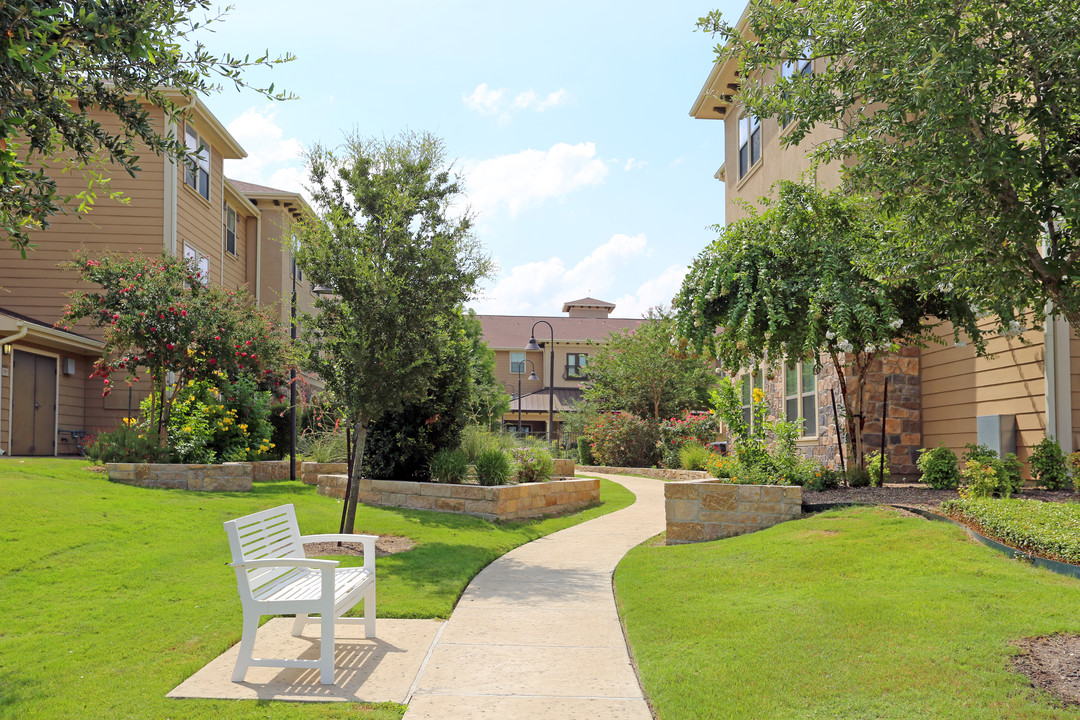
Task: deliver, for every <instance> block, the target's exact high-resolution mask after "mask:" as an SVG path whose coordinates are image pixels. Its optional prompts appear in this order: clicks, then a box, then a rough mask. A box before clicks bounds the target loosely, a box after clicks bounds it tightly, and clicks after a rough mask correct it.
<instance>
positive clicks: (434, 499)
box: [319, 475, 600, 520]
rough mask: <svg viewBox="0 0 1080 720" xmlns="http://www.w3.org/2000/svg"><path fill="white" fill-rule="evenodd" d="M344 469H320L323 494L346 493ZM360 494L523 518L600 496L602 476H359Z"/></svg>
mask: <svg viewBox="0 0 1080 720" xmlns="http://www.w3.org/2000/svg"><path fill="white" fill-rule="evenodd" d="M345 486H346V477H345V476H344V475H320V476H319V494H321V495H328V496H330V497H337V498H343V497H344V496H345ZM359 493H360V494H359V499H360V502H362V503H367V504H368V505H384V506H389V507H401V508H413V509H416V510H438V511H440V512H450V513H461V514H464V515H474V516H476V517H481V518H484V519H485V520H520V519H523V518H533V517H541V516H544V515H558V514H561V513H566V512H572V511H574V510H580V509H581V508H583V507H586V506H588V505H591V504H593V503H597V502H600V481H599V480H596V479H594V478H561V479H554V480H549V481H548V482H536V483H523V484H521V485H495V486H491V487H484V486H481V485H449V484H442V483H428V482H411V481H407V480H371V479H368V478H362V479H361V480H360V488H359Z"/></svg>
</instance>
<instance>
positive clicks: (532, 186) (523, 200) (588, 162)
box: [462, 142, 608, 216]
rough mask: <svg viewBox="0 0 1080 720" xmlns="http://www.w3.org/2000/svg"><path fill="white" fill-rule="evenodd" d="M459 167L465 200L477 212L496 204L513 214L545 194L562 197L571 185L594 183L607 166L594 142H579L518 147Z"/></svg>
mask: <svg viewBox="0 0 1080 720" xmlns="http://www.w3.org/2000/svg"><path fill="white" fill-rule="evenodd" d="M462 172H463V174H464V175H465V178H466V182H467V186H468V198H469V203H470V204H471V205H472V207H473V208H474V209H475V210H477V211H479V212H480V213H481V216H483V214H485V213H494V212H496V211H497V210H498V209H499V208H500V207H505V208H506V209H507V210H509V211H510V214H511V215H512V216H513V215H516V214H517V213H518V212H519V211H520V210H522V209H523V208H527V207H531V206H534V205H538V204H540V203H541V202H543V201H544V200H547V199H549V198H561V197H563V196H565V195H567V194H568V193H571V192H573V191H574V190H578V189H580V188H583V187H588V186H590V185H599V184H600V183H602V182H603V181H604V179H605V178H606V177H607V174H608V168H607V164H606V163H605V162H604V161H603V160H602V159H600V158H598V157H597V156H596V144H595V143H591V142H583V143H578V144H577V145H570V144H568V143H557V144H555V145H553V146H552V147H551V149H550V150H523V151H522V152H519V153H515V154H513V155H501V156H499V157H495V158H491V159H488V160H480V161H472V162H466V163H465V164H464V165H463V167H462Z"/></svg>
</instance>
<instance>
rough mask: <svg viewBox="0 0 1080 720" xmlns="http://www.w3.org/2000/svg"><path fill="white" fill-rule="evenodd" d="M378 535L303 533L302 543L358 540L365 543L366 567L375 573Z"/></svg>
mask: <svg viewBox="0 0 1080 720" xmlns="http://www.w3.org/2000/svg"><path fill="white" fill-rule="evenodd" d="M378 539H379V536H378V535H348V534H338V533H327V534H323V535H301V536H300V542H301V543H311V542H358V543H362V544H363V545H364V569H365V570H367V571H368V572H370V573H371V574H372V576H374V575H375V541H376V540H378Z"/></svg>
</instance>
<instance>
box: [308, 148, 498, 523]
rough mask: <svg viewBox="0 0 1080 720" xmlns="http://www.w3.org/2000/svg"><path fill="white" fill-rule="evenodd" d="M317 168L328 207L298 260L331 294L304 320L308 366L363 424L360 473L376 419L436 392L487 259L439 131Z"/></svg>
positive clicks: (358, 436)
mask: <svg viewBox="0 0 1080 720" xmlns="http://www.w3.org/2000/svg"><path fill="white" fill-rule="evenodd" d="M309 164H310V173H311V185H312V189H313V195H314V200H315V203H316V206H317V208H318V211H319V213H320V214H319V216H317V217H311V218H308V219H307V220H306V221H305V222H303V223H302V224H301V225H300V227H299V236H298V238H297V247H296V260H297V263H298V264H299V265H300V267H301V268H303V270H304V272H305V273H306V274H307V276H308V279H309V280H310V282H311V283H312V284H313V285H316V286H320V285H321V286H323V287H325V288H327V289H328V290H329V291H331V292H332V294H329V295H323V296H322V297H320V298H318V300H317V301H316V309H317V313H316V314H315V315H313V316H305V317H304V318H303V325H304V340H305V346H306V347H307V350H308V355H307V364H308V366H309V368H310V369H311V370H313V371H314V372H316V373H318V374H319V375H320V376H321V377H322V378H323V379H324V381H325V382H326V388H327V390H328V391H330V393H331V394H332V395H333V397H334V399H335V400H336V401H337V402H339V403H340V404H341V406H342V408H343V410H344V412H345V413H346V415H347V417H348V419H349V421H350V423H352V424H353V425H354V426H355V435H354V440H353V441H352V442H353V444H354V446H355V447H356V450H355V452H354V454H353V475H354V477H358V476H359V470H360V468H361V467H362V466H363V456H364V444H365V442H366V438H367V432H368V427H369V425H370V424H371V423H372V422H373V421H377V420H379V419H380V418H382V417H383V416H384V415H386V414H387V413H392V412H397V411H399V410H401V409H402V408H404V407H405V406H406V405H407V404H409V403H412V402H416V401H421V400H423V399H424V398H426V397H427V396H428V394H429V392H430V390H431V387H432V384H433V383H434V382H435V381H436V378H437V376H438V373H439V372H440V370H441V361H442V358H443V354H442V350H443V348H445V347H446V345H447V344H448V343H449V342H450V341H451V339H452V336H453V333H454V332H457V331H458V330H459V329H460V315H459V313H458V311H457V308H458V307H459V306H461V305H462V304H463V303H464V302H465V301H467V300H468V299H469V298H470V297H471V296H472V293H473V292H474V290H475V288H476V286H477V284H478V283H479V281H480V280H481V279H482V278H483V277H484V276H485V275H486V274H487V273H488V271H489V268H490V261H489V260H488V259H487V257H486V256H485V255H483V254H482V253H481V251H480V249H479V246H478V243H477V241H476V239H475V237H474V235H473V232H472V219H471V217H470V216H469V215H468V214H465V215H464V216H460V217H459V216H456V215H454V214H453V213H452V212H451V205H452V204H453V203H454V202H455V201H457V200H458V199H459V197H460V195H461V185H460V183H459V180H458V178H457V177H456V175H455V174H454V172H453V168H452V167H451V166H450V164H449V163H448V162H447V160H446V153H445V150H444V148H443V144H442V141H441V140H439V139H438V138H436V137H434V136H432V135H428V134H420V133H403V134H402V135H400V136H398V137H395V138H390V139H387V138H379V139H366V138H361V137H357V136H353V137H350V138H349V139H348V140H347V141H346V143H345V145H344V147H343V148H342V149H341V150H340V151H338V152H335V151H331V150H327V149H325V148H319V147H317V148H315V149H314V150H313V151H312V152H311V153H310V155H309ZM465 372H467V370H465ZM357 489H358V485H357V483H355V482H354V483H353V484H352V492H351V495H350V498H349V503H348V507H349V519H348V520H347V522H346V527H347V530H348V531H351V527H352V522H353V521H352V518H353V517H354V515H355V506H356V492H357Z"/></svg>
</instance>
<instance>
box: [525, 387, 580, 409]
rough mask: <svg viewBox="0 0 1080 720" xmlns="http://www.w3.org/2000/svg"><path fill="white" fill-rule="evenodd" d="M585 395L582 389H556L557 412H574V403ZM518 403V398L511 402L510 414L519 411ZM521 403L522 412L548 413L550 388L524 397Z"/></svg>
mask: <svg viewBox="0 0 1080 720" xmlns="http://www.w3.org/2000/svg"><path fill="white" fill-rule="evenodd" d="M583 395H584V392H583V391H582V390H581V389H580V388H561V387H557V388H555V412H566V411H568V410H572V409H573V405H574V403H576V402H578V401H579V400H581V398H582V396H583ZM518 402H519V400H517V399H516V398H515V399H514V400H511V401H510V412H512V413H516V412H517V411H518ZM520 402H521V412H547V411H548V403H549V402H550V400H549V399H548V388H544V389H543V390H537V391H536V392H533V393H529V394H528V395H523V396H522V397H521V400H520Z"/></svg>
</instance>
